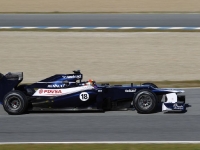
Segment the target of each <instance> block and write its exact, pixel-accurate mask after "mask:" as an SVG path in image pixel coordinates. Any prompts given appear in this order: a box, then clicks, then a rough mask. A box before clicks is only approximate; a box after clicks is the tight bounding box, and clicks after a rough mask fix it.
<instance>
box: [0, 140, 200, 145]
mask: <svg viewBox="0 0 200 150" xmlns="http://www.w3.org/2000/svg"><path fill="white" fill-rule="evenodd" d="M8 144H200V141H91V142H81V141H80V142H0V145H8Z"/></svg>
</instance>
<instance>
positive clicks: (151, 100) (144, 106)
mask: <svg viewBox="0 0 200 150" xmlns="http://www.w3.org/2000/svg"><path fill="white" fill-rule="evenodd" d="M157 101H158V100H157V96H156V95H155V94H154V93H152V92H151V91H149V90H140V91H138V92H137V93H136V94H135V96H134V98H133V104H134V106H135V109H136V110H137V112H138V113H142V114H149V113H152V112H154V110H155V109H156V107H157Z"/></svg>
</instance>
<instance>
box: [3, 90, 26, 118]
mask: <svg viewBox="0 0 200 150" xmlns="http://www.w3.org/2000/svg"><path fill="white" fill-rule="evenodd" d="M3 107H4V110H5V111H6V112H7V113H8V114H10V115H20V114H23V113H25V111H26V110H27V107H28V100H27V98H26V96H25V95H24V93H22V92H21V91H11V92H9V93H8V94H6V96H5V97H4V99H3Z"/></svg>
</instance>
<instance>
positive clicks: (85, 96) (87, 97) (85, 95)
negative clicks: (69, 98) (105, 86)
mask: <svg viewBox="0 0 200 150" xmlns="http://www.w3.org/2000/svg"><path fill="white" fill-rule="evenodd" d="M79 98H80V100H82V101H87V100H88V99H89V94H88V93H87V92H82V93H81V94H80V95H79Z"/></svg>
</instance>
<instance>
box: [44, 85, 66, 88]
mask: <svg viewBox="0 0 200 150" xmlns="http://www.w3.org/2000/svg"><path fill="white" fill-rule="evenodd" d="M47 87H49V88H52V87H53V88H63V87H65V84H51V85H48V86H47Z"/></svg>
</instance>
